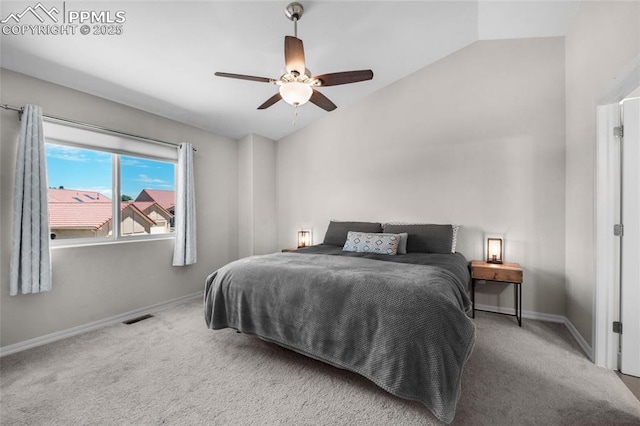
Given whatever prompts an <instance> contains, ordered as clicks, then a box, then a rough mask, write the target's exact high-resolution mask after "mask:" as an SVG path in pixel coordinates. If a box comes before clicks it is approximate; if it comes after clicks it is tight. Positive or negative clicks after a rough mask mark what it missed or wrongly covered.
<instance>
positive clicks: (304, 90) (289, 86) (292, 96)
mask: <svg viewBox="0 0 640 426" xmlns="http://www.w3.org/2000/svg"><path fill="white" fill-rule="evenodd" d="M312 94H313V89H312V88H311V86H309V85H308V84H305V83H300V82H298V81H290V82H288V83H284V84H283V85H281V86H280V96H282V99H284V100H285V102H286V103H288V104H290V105H293V106H299V105H303V104H306V103H307V102H308V101H309V99H311V95H312Z"/></svg>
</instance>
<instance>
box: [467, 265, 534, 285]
mask: <svg viewBox="0 0 640 426" xmlns="http://www.w3.org/2000/svg"><path fill="white" fill-rule="evenodd" d="M482 263H483V264H482V265H480V264H477V263H475V262H473V263H472V267H471V278H473V279H475V280H488V281H504V282H508V283H521V282H522V269H521V268H520V267H519V266H515V267H512V266H510V264H508V263H503V264H499V265H498V264H496V265H492V264H487V263H484V262H482Z"/></svg>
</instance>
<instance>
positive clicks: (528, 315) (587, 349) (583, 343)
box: [476, 303, 593, 362]
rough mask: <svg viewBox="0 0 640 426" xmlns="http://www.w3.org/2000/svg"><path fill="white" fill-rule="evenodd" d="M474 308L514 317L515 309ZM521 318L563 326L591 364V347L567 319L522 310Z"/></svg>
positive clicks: (484, 306) (478, 306) (479, 305)
mask: <svg viewBox="0 0 640 426" xmlns="http://www.w3.org/2000/svg"><path fill="white" fill-rule="evenodd" d="M476 308H478V309H482V310H483V311H489V312H497V313H501V314H509V315H515V313H516V311H515V309H513V308H501V307H496V306H491V305H481V304H479V303H476ZM522 318H527V319H534V320H540V321H548V322H555V323H559V324H564V326H565V327H567V329H568V330H569V333H571V336H573V338H574V339H575V340H576V343H577V344H578V346H580V349H582V351H583V352H584V354H585V355H586V356H587V357H588V358H589V359H590V360H591V362H593V349H592V348H591V346H589V344H588V343H587V342H586V340H584V338H583V337H582V336H581V335H580V333H579V332H578V330H577V329H576V328H575V326H574V325H573V324H572V323H571V321H569V319H568V318H567V317H565V316H563V315H555V314H545V313H543V312H534V311H525V310H524V309H523V310H522Z"/></svg>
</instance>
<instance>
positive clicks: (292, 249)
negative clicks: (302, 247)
mask: <svg viewBox="0 0 640 426" xmlns="http://www.w3.org/2000/svg"><path fill="white" fill-rule="evenodd" d="M298 248H299V247H289V248H283V249H282V252H283V253H287V252H290V251H296V250H298Z"/></svg>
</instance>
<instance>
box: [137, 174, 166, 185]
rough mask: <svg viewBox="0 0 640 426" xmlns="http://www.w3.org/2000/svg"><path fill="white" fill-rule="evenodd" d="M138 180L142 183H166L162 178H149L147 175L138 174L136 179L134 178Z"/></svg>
mask: <svg viewBox="0 0 640 426" xmlns="http://www.w3.org/2000/svg"><path fill="white" fill-rule="evenodd" d="M136 180H137V181H138V182H143V183H158V184H165V185H166V183H167V182H166V181H165V180H163V179H156V178H151V177H149V176H147V175H138V179H136Z"/></svg>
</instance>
